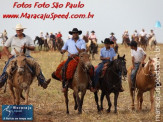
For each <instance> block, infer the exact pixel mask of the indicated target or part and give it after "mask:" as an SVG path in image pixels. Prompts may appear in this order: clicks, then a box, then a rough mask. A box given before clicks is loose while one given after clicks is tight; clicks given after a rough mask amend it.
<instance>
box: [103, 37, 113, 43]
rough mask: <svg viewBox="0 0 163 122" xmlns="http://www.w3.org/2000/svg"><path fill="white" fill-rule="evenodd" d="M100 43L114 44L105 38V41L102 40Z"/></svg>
mask: <svg viewBox="0 0 163 122" xmlns="http://www.w3.org/2000/svg"><path fill="white" fill-rule="evenodd" d="M101 42H102V43H104V44H114V42H113V41H110V39H109V38H106V39H105V40H104V42H103V41H101Z"/></svg>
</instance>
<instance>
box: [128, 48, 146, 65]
mask: <svg viewBox="0 0 163 122" xmlns="http://www.w3.org/2000/svg"><path fill="white" fill-rule="evenodd" d="M145 54H146V53H145V52H144V50H143V49H142V48H141V47H138V48H137V50H136V51H135V50H131V56H132V57H134V59H135V60H134V63H140V62H141V61H142V59H143V57H144V55H145Z"/></svg>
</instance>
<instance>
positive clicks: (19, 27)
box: [15, 23, 26, 30]
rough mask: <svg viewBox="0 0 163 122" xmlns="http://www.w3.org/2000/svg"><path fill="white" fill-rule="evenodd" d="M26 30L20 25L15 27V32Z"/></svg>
mask: <svg viewBox="0 0 163 122" xmlns="http://www.w3.org/2000/svg"><path fill="white" fill-rule="evenodd" d="M24 29H26V28H24V27H23V26H22V25H21V24H20V23H19V24H17V25H16V28H15V30H24Z"/></svg>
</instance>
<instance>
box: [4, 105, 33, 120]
mask: <svg viewBox="0 0 163 122" xmlns="http://www.w3.org/2000/svg"><path fill="white" fill-rule="evenodd" d="M2 120H7V121H8V120H17V121H19V120H20V121H25V120H27V121H30V120H33V106H32V105H2Z"/></svg>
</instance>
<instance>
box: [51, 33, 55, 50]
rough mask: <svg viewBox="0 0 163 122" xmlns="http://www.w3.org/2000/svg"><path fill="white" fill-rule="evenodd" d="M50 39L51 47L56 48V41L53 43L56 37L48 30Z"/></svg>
mask: <svg viewBox="0 0 163 122" xmlns="http://www.w3.org/2000/svg"><path fill="white" fill-rule="evenodd" d="M50 40H52V42H53V49H54V50H56V43H55V41H56V37H55V35H54V34H53V33H52V32H50Z"/></svg>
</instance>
